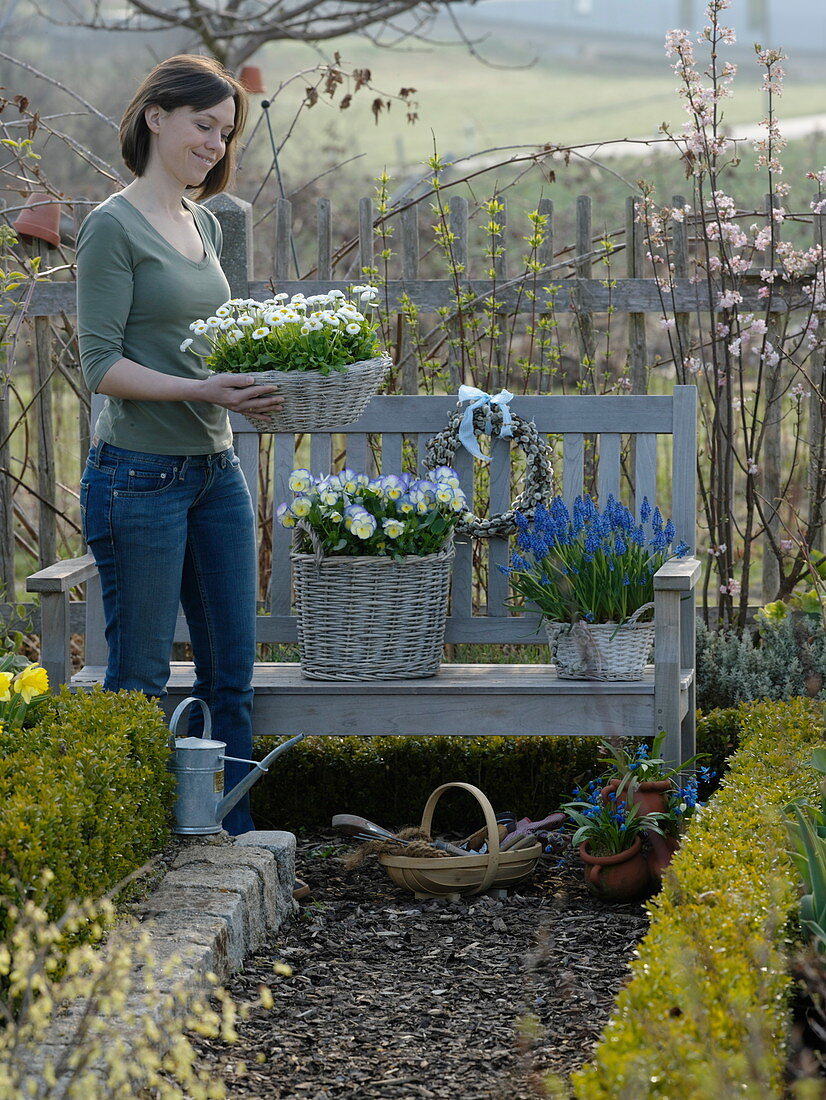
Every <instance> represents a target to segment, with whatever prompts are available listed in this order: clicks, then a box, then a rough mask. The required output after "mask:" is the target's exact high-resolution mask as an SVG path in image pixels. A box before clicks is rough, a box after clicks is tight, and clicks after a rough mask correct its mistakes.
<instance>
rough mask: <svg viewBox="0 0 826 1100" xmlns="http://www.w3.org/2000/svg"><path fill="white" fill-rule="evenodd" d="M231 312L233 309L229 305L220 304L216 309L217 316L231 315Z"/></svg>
mask: <svg viewBox="0 0 826 1100" xmlns="http://www.w3.org/2000/svg"><path fill="white" fill-rule="evenodd" d="M231 313H232V310H231V309H230V308H229V306H218V308H217V309H216V310H215V316H216V317H229V316H230V314H231Z"/></svg>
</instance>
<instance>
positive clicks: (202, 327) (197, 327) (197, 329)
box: [189, 321, 209, 336]
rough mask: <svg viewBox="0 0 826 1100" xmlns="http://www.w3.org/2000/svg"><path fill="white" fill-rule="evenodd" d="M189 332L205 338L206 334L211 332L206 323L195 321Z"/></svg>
mask: <svg viewBox="0 0 826 1100" xmlns="http://www.w3.org/2000/svg"><path fill="white" fill-rule="evenodd" d="M189 331H190V332H194V333H195V335H196V336H203V334H204V333H205V332H209V328H208V327H207V323H206V321H193V322H192V324H191V325H190V326H189Z"/></svg>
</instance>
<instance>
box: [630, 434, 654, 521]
mask: <svg viewBox="0 0 826 1100" xmlns="http://www.w3.org/2000/svg"><path fill="white" fill-rule="evenodd" d="M635 438H636V453H635V455H634V512H635V514H636V517H637V519H639V518H640V508H641V507H642V502H643V499H644V498H645V497H648V499H649V501H651V500H655V499H656V496H657V437H656V436H655V435H650V434H649V433H647V432H643V433H640V434H639V435H638V436H636V437H635Z"/></svg>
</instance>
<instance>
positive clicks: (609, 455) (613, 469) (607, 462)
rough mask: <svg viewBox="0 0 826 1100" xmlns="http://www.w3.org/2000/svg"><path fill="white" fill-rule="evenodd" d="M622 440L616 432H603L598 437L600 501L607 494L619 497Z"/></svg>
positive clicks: (616, 498) (617, 498) (603, 499)
mask: <svg viewBox="0 0 826 1100" xmlns="http://www.w3.org/2000/svg"><path fill="white" fill-rule="evenodd" d="M621 443H622V440H621V438H620V436H619V435H618V434H617V432H603V434H602V435H601V436H600V438H599V458H598V470H599V489H598V493H597V495H598V497H599V500H600V501H603V502H604V501H606V500H607V499H608V497H609V496H612V497H613V498H614V499H615V500H619V499H620V496H621V494H620V448H621Z"/></svg>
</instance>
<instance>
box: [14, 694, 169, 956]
mask: <svg viewBox="0 0 826 1100" xmlns="http://www.w3.org/2000/svg"><path fill="white" fill-rule="evenodd" d="M167 740H168V731H167V729H166V726H165V725H164V720H163V715H162V714H161V711H160V709H159V707H158V706H157V704H156V703H154V702H152V701H151V700H149V699H147V698H146V697H145V696H143V695H141V694H140V693H129V692H119V693H117V694H115V693H111V692H103V691H100V690H96V691H93V692H91V693H89V694H85V693H83V692H80V693H78V694H76V695H72V694H70V693H69V691H68V690H67V689H65V688H64V689H63V692H62V694H61V695H59V696H57V697H56V698H55V699H54V700H53V701H50V702H48V703H46V704H44V707H43V711H42V712H41V714H40V717H39V721H38V723H37V725H36V726H34V727H32V728H30V729H23V730H15V731H12V732H8V733H6V734H4V735H3V736H2V737H0V806H2V811H1V812H0V853H2V859H0V897H5V898H8V899H9V900H13V899H15V898H18V897H19V893H20V890H21V889H22V890H24V891H26V890H31V891H33V894H34V896H35V897H38V896H39V893H38V890H39V888H38V887H37V885H36V884H37V883H38V882H39V881H40V875H41V872H42V870H43V868H44V867H48V868H49V869H50V870H51V871H52V872H53V874H54V881H53V882H52V884H51V886H50V889H49V892H48V899H47V901H46V899H44V902H45V903H46V904H47V906H48V911H49V914H50V915H51V916H53V917H57V916H59V915H60V914H61V913H62V911H63V909H64V908H65V906H66V904H67V903H68V902H69V901H70V900H72V899H80V898H85V897H98V896H100V895H101V894H103V893H105V892H106V891H107V890H109V889H110V888H111V887H112V886H113V885H114V884H115V883H116V882H118V881H119V880H120V879H122V878H123V877H124V876H125V875H127V874H128V873H129V872H130V871H133V870H134V869H135V868H136V867H139V866H140V865H141V864H142V863H143V862H144V861H145V860H146V859H147V858H148V857H149V856H150V855H152V854H153V853H154V852H156V851H158V849H160V848H161V847H163V844H164V843H165V841H166V839H167V837H168V835H169V833H168V819H169V807H170V806H171V803H172V798H173V778H172V776H171V775H170V774H169V773H168V772H167V770H166V760H167V757H168V747H167ZM6 927H7V920H6V916H5V913H4V912H3V911H0V939H1V938H3V935H4V933H5V931H6Z"/></svg>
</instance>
